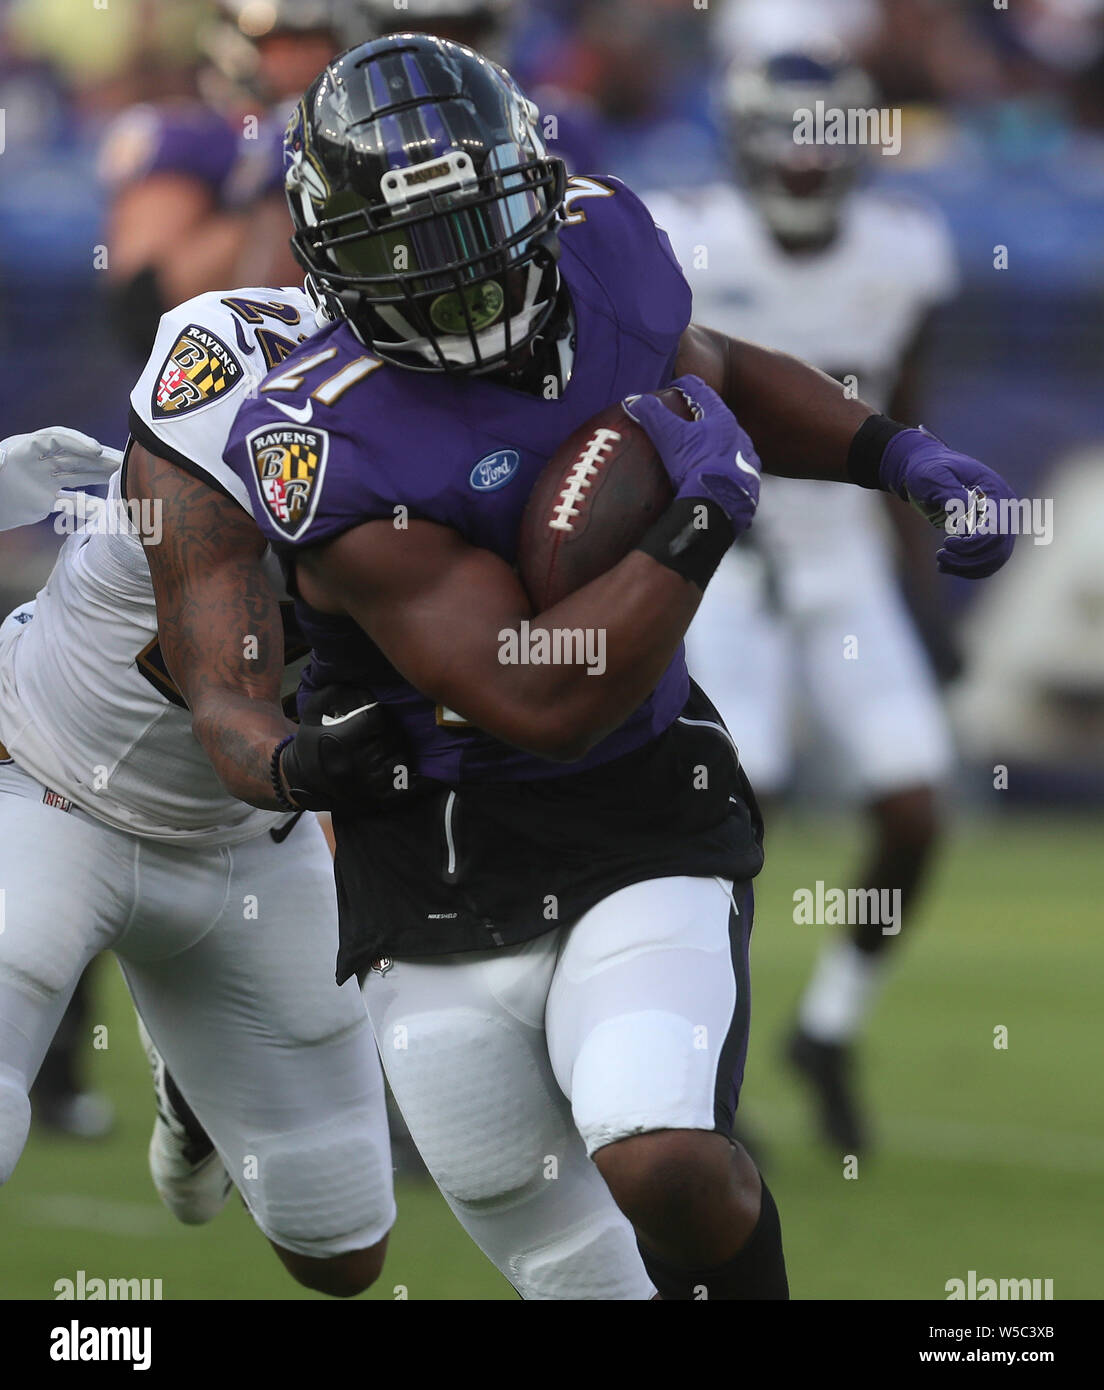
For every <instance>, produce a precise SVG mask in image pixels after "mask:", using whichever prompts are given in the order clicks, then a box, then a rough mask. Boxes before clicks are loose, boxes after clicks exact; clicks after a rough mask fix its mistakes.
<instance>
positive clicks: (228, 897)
mask: <svg viewBox="0 0 1104 1390" xmlns="http://www.w3.org/2000/svg"><path fill="white" fill-rule="evenodd" d="M44 792H45V789H44V788H43V786H42V785H41V784H40V783H39V782H36V781H35V780H34V779H33V778H31V777H28V776H27V775H26V774H25V773H24V772H22V771H20V770H19V769H18V768H16V767H15V766H14V765H12V764H8V765H7V766H4V767H0V889H2V890H3V894H2V899H0V910H2V914H3V915H2V917H0V1179H7V1178H8V1177H9V1176H10V1175H11V1172H12V1169H13V1168H14V1167H15V1164H16V1161H17V1160H18V1158H19V1155H20V1153H21V1152H22V1149H23V1146H24V1143H25V1141H26V1137H27V1130H28V1125H29V1121H30V1107H29V1104H28V1101H27V1092H28V1090H29V1088H30V1085H31V1082H32V1081H33V1080H34V1077H35V1074H36V1073H37V1071H38V1068H39V1065H40V1063H41V1061H42V1057H43V1055H44V1053H45V1051H46V1048H47V1046H48V1044H49V1042H50V1039H51V1038H52V1037H53V1035H54V1031H55V1029H56V1028H57V1025H58V1022H59V1020H60V1018H61V1016H62V1014H63V1013H64V1011H65V1008H66V1005H67V1004H68V1001H69V997H70V995H71V994H72V991H73V988H74V986H75V984H76V981H77V979H78V977H79V976H80V974H81V972H82V971H83V970H84V967H85V966H86V965H87V964H88V962H89V960H91V958H92V957H93V956H94V955H95V954H96V953H97V952H98V951H102V950H108V949H111V950H114V951H115V953H116V955H117V956H118V957H119V961H120V964H121V965H122V969H123V973H124V975H125V976H126V980H127V984H128V985H129V987H130V991H131V994H132V996H133V999H134V1003H135V1006H136V1007H137V1009H138V1012H139V1014H140V1015H141V1017H142V1020H143V1021H144V1023H145V1025H146V1027H147V1028H148V1029H149V1032H150V1034H151V1036H152V1037H153V1040H154V1042H155V1043H156V1045H157V1048H158V1051H159V1052H160V1053H161V1055H162V1057H163V1058H164V1059H165V1062H166V1065H167V1066H168V1068H169V1070H170V1071H171V1072H172V1074H173V1076H174V1077H175V1079H176V1081H177V1083H178V1084H179V1086H180V1088H181V1090H182V1091H183V1092H184V1094H185V1096H186V1097H187V1099H188V1101H189V1103H190V1104H191V1106H192V1108H193V1109H194V1111H195V1113H196V1115H197V1116H198V1118H199V1120H200V1122H201V1123H202V1124H203V1126H204V1128H205V1129H206V1130H207V1133H208V1134H209V1135H210V1137H211V1139H212V1141H213V1143H214V1145H215V1147H216V1148H217V1150H218V1152H219V1154H220V1155H221V1157H222V1161H223V1163H224V1164H225V1166H226V1170H227V1172H228V1173H229V1174H230V1176H231V1177H232V1178H233V1180H234V1182H235V1183H236V1185H237V1187H238V1190H239V1191H240V1192H241V1194H242V1196H243V1197H244V1199H245V1202H246V1205H247V1206H248V1207H249V1210H250V1211H251V1213H252V1215H253V1218H254V1220H255V1221H256V1223H257V1225H258V1226H259V1227H260V1228H261V1230H262V1231H263V1232H264V1234H265V1235H266V1236H268V1237H269V1238H270V1239H271V1240H273V1241H275V1242H276V1244H277V1245H279V1246H282V1247H283V1248H284V1249H286V1250H290V1251H292V1252H294V1253H296V1254H300V1255H306V1256H310V1257H314V1258H318V1259H321V1258H325V1257H328V1256H334V1255H339V1254H343V1253H345V1252H346V1251H351V1250H359V1249H363V1248H366V1247H368V1246H372V1245H375V1244H376V1242H377V1241H379V1240H381V1239H382V1237H383V1236H384V1235H385V1234H386V1232H387V1231H388V1230H389V1229H390V1228H391V1225H392V1224H393V1222H394V1217H395V1205H394V1197H393V1193H392V1182H391V1178H392V1170H391V1152H390V1145H389V1140H388V1131H387V1118H386V1110H385V1105H384V1091H383V1076H382V1072H381V1070H380V1066H379V1059H378V1057H377V1054H376V1047H375V1043H374V1041H373V1038H372V1031H371V1027H370V1025H369V1022H368V1019H367V1017H366V1015H365V1011H364V1005H363V1002H362V1000H361V998H360V995H359V993H358V991H357V987H356V984H355V982H350V983H349V984H348V985H346V986H345V987H344V988H342V989H340V990H339V989H338V988H337V986H336V985H335V984H334V979H333V961H334V958H335V955H336V951H337V903H336V894H335V890H334V878H333V863H332V860H331V859H330V855H329V851H328V849H327V848H326V842H325V839H324V838H323V835H322V830H321V827H320V826H319V825H318V822H317V821H316V820H315V818H314V817H313V816H305V817H304V818H303V819H302V820H301V821H300V822H299V824H298V825H297V826H296V827H295V829H294V830H293V831H292V832H291V834H290V835H289V837H288V838H287V840H286V841H285V842H284V843H283V844H279V845H278V844H276V843H275V842H274V841H273V839H272V838H271V836H270V835H269V834H267V833H266V834H264V835H261V836H258V837H257V838H256V839H253V840H247V841H246V842H245V843H244V844H239V845H235V846H234V847H233V848H222V847H216V848H206V849H199V848H196V847H194V846H185V845H179V846H178V845H173V844H171V843H168V842H165V841H154V840H149V839H140V838H138V837H137V836H132V835H127V834H124V833H123V832H121V831H118V830H114V829H112V828H111V827H109V826H106V825H103V824H101V823H100V822H98V821H96V820H94V819H93V818H92V817H91V816H88V815H86V814H85V813H84V812H82V811H80V810H77V809H75V808H74V809H73V810H70V811H65V810H62V809H60V808H58V807H56V806H51V805H47V804H44V802H43V796H44ZM111 1041H113V1039H109V1042H111ZM128 1043H129V1040H128Z"/></svg>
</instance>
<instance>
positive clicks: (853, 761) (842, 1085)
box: [651, 49, 956, 1153]
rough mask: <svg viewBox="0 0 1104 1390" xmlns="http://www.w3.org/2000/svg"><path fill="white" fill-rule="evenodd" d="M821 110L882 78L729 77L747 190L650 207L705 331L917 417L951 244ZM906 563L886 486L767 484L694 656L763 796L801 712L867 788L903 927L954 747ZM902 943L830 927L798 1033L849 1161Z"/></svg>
mask: <svg viewBox="0 0 1104 1390" xmlns="http://www.w3.org/2000/svg"><path fill="white" fill-rule="evenodd" d="M818 101H820V102H823V103H824V104H825V109H842V110H844V111H849V110H852V109H858V108H862V109H869V108H873V107H876V106H877V105H878V99H877V96H876V93H875V89H874V86H873V84H872V82H871V81H870V80H869V79H868V78H867V77H866V75H865V74H864V73H863V72H862V71H861V70H860V69H859V68H858V67H856V66H854V65H852V64H850V63H849V62H847V61H846V60H845V59H844V58H843V56H842V54H840V53H839V52H838V51H836V50H832V49H828V50H825V51H810V52H803V51H799V50H794V51H789V52H785V53H779V54H776V55H775V56H773V57H771V58H769V59H768V60H766V61H765V62H763V63H758V64H754V65H750V66H737V67H736V68H735V69H734V70H733V71H732V72H731V73H730V75H729V77H728V78H727V80H726V84H725V87H724V93H723V102H724V113H725V120H726V128H727V134H728V138H729V141H730V143H731V151H732V155H733V157H734V163H735V165H736V167H737V170H738V173H739V175H740V177H741V180H742V187H737V186H736V185H735V184H734V183H733V182H732V181H726V182H718V183H716V184H714V185H712V186H709V187H706V188H704V189H702V190H699V191H697V192H690V193H687V194H683V195H679V196H677V197H674V196H662V195H661V196H657V197H655V198H653V199H652V200H651V205H652V211H653V213H654V214H655V216H656V220H657V221H658V222H659V224H660V225H661V226H663V227H664V228H665V229H666V230H667V231H668V232H669V233H670V235H671V239H672V242H673V244H674V247H675V252H676V255H678V257H679V259H680V261H681V262H682V265H683V267H684V269H685V271H686V274H687V277H688V278H689V280H690V283H691V286H692V288H693V291H694V314H695V318H696V319H697V320H698V321H699V322H705V323H710V324H715V325H717V326H718V327H719V328H722V329H724V330H725V331H726V332H729V333H732V334H733V335H737V334H738V335H740V336H742V337H745V338H750V339H752V340H754V341H757V342H762V343H769V344H770V345H771V346H772V347H776V348H779V349H780V350H782V351H785V352H790V353H793V354H794V355H795V356H798V357H802V358H804V359H806V360H807V361H809V362H812V363H813V364H814V365H816V366H818V367H820V368H822V369H823V370H824V371H827V372H828V373H829V374H830V375H832V376H834V377H836V378H837V379H839V380H840V381H842V382H843V383H844V389H846V390H848V391H849V393H850V394H851V395H853V396H854V395H860V396H861V397H862V398H863V399H864V400H869V401H870V402H872V403H873V404H874V405H876V406H878V407H879V408H880V409H882V410H883V411H885V412H886V413H887V414H889V415H890V416H891V417H892V418H894V419H900V420H911V419H916V418H922V417H921V416H920V415H919V414H918V412H917V404H918V402H917V400H916V394H917V392H916V387H917V364H918V361H919V359H920V358H921V356H922V344H923V339H924V333H925V326H926V324H927V321H928V319H929V315H930V313H931V311H932V309H933V308H934V306H936V305H937V304H939V303H940V302H941V301H943V300H945V299H947V298H948V297H949V296H950V295H951V294H952V293H953V292H954V289H955V282H956V272H955V265H954V256H953V252H952V248H951V243H950V238H949V234H948V232H947V231H946V229H945V227H944V224H943V221H942V219H941V218H940V217H939V216H938V215H937V214H936V213H934V212H933V211H930V210H929V209H927V208H926V207H923V206H919V205H917V204H915V203H913V202H906V201H904V200H902V199H900V198H890V197H887V196H884V195H882V194H876V193H873V192H870V191H866V190H864V189H862V188H861V187H859V186H858V185H859V183H860V179H861V175H862V171H863V165H864V164H865V163H866V160H867V157H868V154H869V152H868V151H867V149H866V148H865V147H863V146H859V145H855V144H850V145H828V144H820V145H817V144H808V145H802V144H798V143H796V142H795V140H794V121H795V116H794V113H795V111H797V110H798V109H801V108H806V107H807V108H808V109H810V110H815V109H816V103H817V102H818ZM874 157H877V155H875V156H874ZM890 508H891V510H893V511H895V512H897V513H899V515H897V516H896V517H895V519H896V521H897V522H898V523H899V524H900V525H901V527H902V529H903V530H904V531H905V532H906V534H908V533H910V532H911V523H912V519H913V518H912V514H911V513H910V512H909V511H908V509H907V508H905V507H904V506H903V505H902V504H900V503H898V502H897V501H896V499H892V501H891V503H890ZM902 513H903V515H900V514H902ZM916 521H917V522H918V523H919V526H920V527H921V528H924V529H926V526H927V523H926V522H923V521H922V520H921V519H920V518H919V517H917V518H916ZM894 566H895V558H894V553H893V542H892V537H891V535H890V518H889V513H888V511H887V509H886V507H885V506H884V505H883V503H882V500H881V499H879V498H876V497H875V496H874V494H872V493H870V492H866V491H861V490H859V489H857V488H845V487H840V486H838V485H833V484H830V483H816V482H806V481H802V480H795V479H789V478H775V477H771V478H767V479H764V483H763V490H762V503H761V505H760V509H759V513H758V515H757V517H756V520H755V525H754V527H753V528H752V531H751V533H750V535H749V538H748V541H747V543H745V544H744V545H741V546H738V547H736V548H735V549H734V551H733V552H731V553H730V555H729V557H728V559H727V560H726V562H725V564H724V565H723V566H722V568H721V570H720V572H719V573H718V575H717V577H716V579H715V581H714V583H713V584H712V585H711V587H710V589H709V591H708V593H707V595H706V597H705V600H704V602H703V603H702V606H701V609H700V610H699V613H698V616H697V618H696V619H695V621H694V624H693V626H692V628H691V630H690V633H689V635H688V638H687V648H688V653H689V662H690V667H691V670H692V671H693V672H694V674H695V677H696V679H698V680H699V681H701V682H702V683H703V684H704V686H705V688H706V689H708V690H710V691H714V692H715V693H716V699H717V706H718V708H719V709H720V711H721V713H722V714H723V716H724V718H725V722H726V723H727V724H728V726H729V728H731V729H732V730H733V734H734V736H735V738H736V740H737V742H738V744H739V746H740V752H741V757H742V759H743V760H744V762H745V764H746V766H747V767H748V769H749V775H750V776H751V777H752V779H753V782H754V785H755V786H756V788H757V789H758V791H759V794H760V796H766V797H768V798H769V797H777V796H779V795H780V794H781V793H782V792H783V791H784V790H785V789H786V788H787V785H788V783H789V781H790V779H791V774H792V772H793V756H794V751H795V742H796V741H797V737H798V718H797V717H798V715H799V714H800V715H803V716H804V717H805V721H806V728H805V730H804V731H803V732H806V733H812V734H815V735H817V736H819V741H818V742H817V743H816V744H815V749H816V752H817V755H818V757H817V762H818V764H819V765H820V766H821V768H822V769H823V767H824V763H825V757H824V754H825V753H826V752H828V753H830V754H831V755H832V760H831V774H830V777H829V776H826V775H824V773H823V771H822V775H821V777H820V779H819V780H820V788H819V789H820V790H821V791H823V790H825V788H826V787H830V788H831V791H832V793H833V795H835V794H836V793H837V791H838V790H843V791H845V792H847V793H850V794H851V795H853V796H857V797H858V798H859V799H860V800H861V801H862V803H863V805H864V807H865V810H866V813H867V816H868V818H869V821H870V826H871V831H872V836H873V843H872V844H871V845H870V848H869V851H868V856H867V858H866V861H865V862H864V864H863V865H862V866H861V868H860V871H859V873H858V874H857V876H856V878H855V883H857V884H859V885H861V886H862V887H863V888H879V889H891V890H892V889H899V890H900V893H901V903H902V915H903V918H904V920H905V921H906V922H907V921H909V920H910V919H911V915H912V910H913V907H914V904H915V900H916V895H917V892H918V890H919V888H920V886H921V884H922V882H923V879H924V876H925V873H926V871H927V869H928V867H929V864H930V859H931V855H932V850H933V847H934V845H935V842H936V839H937V835H938V830H939V811H938V805H937V795H936V789H937V786H938V784H939V783H940V781H941V779H942V778H943V777H944V775H945V774H946V772H947V771H948V766H949V760H950V756H951V743H950V738H949V734H948V731H947V727H946V725H945V721H944V717H943V713H942V709H941V706H940V700H939V696H938V693H937V689H936V684H935V681H934V679H933V675H932V672H931V669H930V667H929V664H928V660H927V658H926V656H925V653H924V650H923V646H922V643H921V641H920V640H919V637H918V634H917V632H916V630H915V627H914V625H913V623H912V620H911V618H910V616H909V613H908V610H907V608H906V605H905V603H904V601H903V599H902V597H901V595H900V594H899V592H898V590H897V588H896V585H895V583H894V580H893V571H894ZM927 568H929V569H930V565H928V566H927ZM829 886H832V885H829ZM893 939H894V938H893V935H888V934H885V933H883V930H882V924H881V923H872V924H871V923H867V924H865V925H853V926H848V927H846V928H844V929H843V930H842V931H841V932H840V933H838V934H835V935H834V938H833V939H832V940H830V941H829V942H828V943H827V944H826V945H825V947H824V948H823V950H822V952H821V955H820V958H819V960H818V962H817V965H816V968H815V971H814V974H813V977H812V979H811V981H810V982H809V984H808V987H807V988H806V991H805V994H804V997H803V998H802V1001H801V1004H800V1008H799V1011H798V1018H797V1023H796V1027H795V1029H794V1031H793V1034H792V1036H791V1037H790V1039H789V1042H788V1056H789V1059H790V1061H791V1063H792V1064H793V1065H794V1066H795V1067H796V1068H797V1069H798V1070H799V1071H800V1073H801V1074H802V1075H803V1076H804V1077H805V1078H806V1080H807V1081H808V1082H809V1083H810V1084H811V1086H812V1088H813V1092H814V1095H815V1097H816V1099H817V1102H818V1105H819V1110H820V1119H821V1126H822V1129H823V1132H824V1135H825V1138H826V1139H827V1140H828V1141H829V1142H830V1143H831V1144H833V1145H834V1146H838V1147H841V1148H842V1149H843V1150H844V1151H845V1152H848V1153H855V1152H858V1151H860V1150H861V1149H863V1147H864V1146H865V1144H866V1140H867V1129H866V1124H865V1122H864V1118H863V1115H862V1111H861V1108H860V1106H859V1104H858V1101H857V1099H856V1096H855V1094H854V1090H853V1085H852V1080H851V1076H850V1071H851V1065H850V1064H851V1049H852V1044H853V1042H854V1040H855V1038H856V1036H857V1034H858V1033H859V1030H860V1029H861V1027H862V1025H863V1023H864V1021H865V1019H866V1017H867V1014H868V1012H869V1009H870V1006H871V1004H872V1002H873V999H874V995H875V990H876V986H877V985H878V983H879V981H880V980H881V978H882V977H883V975H884V971H885V965H886V951H887V947H889V945H890V943H891V941H892V940H893Z"/></svg>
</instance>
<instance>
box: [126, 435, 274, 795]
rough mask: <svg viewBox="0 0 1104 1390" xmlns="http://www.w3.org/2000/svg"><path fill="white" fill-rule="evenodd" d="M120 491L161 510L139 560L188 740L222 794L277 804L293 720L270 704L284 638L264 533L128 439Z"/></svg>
mask: <svg viewBox="0 0 1104 1390" xmlns="http://www.w3.org/2000/svg"><path fill="white" fill-rule="evenodd" d="M127 492H128V495H129V496H130V497H131V498H134V499H138V500H145V499H150V500H151V501H154V502H156V503H158V504H159V505H160V507H161V508H162V514H163V518H164V524H163V528H162V530H163V534H162V539H161V542H160V544H158V545H151V546H147V548H146V557H147V559H148V561H149V567H150V573H151V575H152V577H153V588H154V594H155V596H156V599H157V624H158V633H159V638H160V643H161V650H162V653H163V655H164V658H165V663H166V665H167V666H168V669H169V672H170V674H171V675H172V678H173V680H174V681H175V682H176V685H177V687H178V689H179V690H180V693H181V695H182V696H183V697H184V700H185V701H186V703H187V705H188V708H189V709H190V710H191V713H192V728H193V730H194V732H195V736H196V738H197V739H198V740H199V742H200V743H201V744H202V746H203V748H204V750H205V751H206V753H207V755H208V757H209V758H210V759H211V763H212V765H213V767H214V769H215V772H216V773H217V774H218V777H219V780H220V781H221V782H222V784H223V785H224V786H225V787H226V789H227V790H228V791H229V792H231V793H232V794H233V795H234V796H237V797H240V798H241V800H243V801H248V802H250V803H251V804H252V805H254V806H260V807H264V808H267V809H271V810H278V809H280V803H279V801H278V800H277V798H276V796H275V793H274V790H273V787H272V783H271V780H270V765H271V758H272V750H273V748H274V747H275V746H276V744H277V743H278V742H280V740H282V739H283V738H285V737H286V736H287V735H289V734H292V733H294V732H295V725H294V724H292V723H291V721H290V720H288V719H287V717H286V716H285V715H284V713H283V709H282V708H281V704H280V683H281V677H282V671H283V666H284V634H283V626H282V623H281V620H280V607H279V602H278V600H277V596H276V594H275V592H274V591H273V588H272V585H271V583H270V582H269V580H268V578H267V576H266V575H265V573H264V570H263V568H262V563H261V562H262V556H263V555H264V551H265V542H264V539H263V537H262V536H261V533H260V531H259V530H258V529H257V525H256V523H255V522H254V521H253V519H252V518H251V517H250V516H249V515H248V514H247V513H246V512H244V511H243V510H242V508H241V507H239V506H238V504H237V503H236V502H234V501H233V500H232V499H231V498H229V497H226V496H224V495H223V494H222V493H220V492H218V491H217V490H216V489H215V488H213V487H211V486H209V485H208V484H207V483H205V482H203V481H201V480H200V479H198V478H194V477H192V476H191V475H190V474H188V473H186V472H185V471H184V470H183V469H182V468H179V467H177V465H176V464H173V463H169V462H167V461H166V460H165V459H161V458H157V457H156V456H155V455H153V454H151V453H150V452H149V451H148V450H146V449H143V448H142V447H141V446H140V445H138V444H135V445H134V446H133V447H132V449H131V451H130V457H129V460H128V463H127Z"/></svg>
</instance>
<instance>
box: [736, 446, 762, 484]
mask: <svg viewBox="0 0 1104 1390" xmlns="http://www.w3.org/2000/svg"><path fill="white" fill-rule="evenodd" d="M736 467H737V468H742V469H743V470H744V472H745V473H750V474H751V476H752V477H753V478H758V476H759V470H758V468H752V466H751V464H750V463H748V461H747V459H746V458H744V456H743V454H742V453H741V452H740V450H739V449H737V450H736Z"/></svg>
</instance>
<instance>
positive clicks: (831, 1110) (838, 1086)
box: [786, 1029, 870, 1154]
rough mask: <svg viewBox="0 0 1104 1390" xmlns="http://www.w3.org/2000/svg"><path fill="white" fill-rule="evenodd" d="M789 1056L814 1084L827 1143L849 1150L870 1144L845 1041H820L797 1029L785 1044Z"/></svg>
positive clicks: (863, 1147)
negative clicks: (856, 1094)
mask: <svg viewBox="0 0 1104 1390" xmlns="http://www.w3.org/2000/svg"><path fill="white" fill-rule="evenodd" d="M786 1060H787V1061H788V1062H789V1063H790V1065H791V1066H792V1067H793V1068H794V1070H795V1071H797V1072H798V1073H799V1074H800V1075H801V1076H802V1077H804V1079H805V1080H806V1081H807V1082H808V1084H809V1086H810V1087H811V1088H812V1091H813V1095H814V1098H815V1100H816V1102H817V1106H818V1109H819V1112H820V1128H821V1133H822V1137H823V1139H824V1141H825V1143H827V1144H830V1145H831V1146H832V1148H835V1149H841V1150H842V1151H843V1152H844V1153H846V1154H859V1153H862V1152H864V1151H865V1150H867V1149H868V1148H869V1142H870V1141H869V1135H868V1133H867V1127H866V1122H865V1120H864V1118H863V1115H862V1112H861V1108H860V1106H859V1103H858V1100H857V1098H856V1096H855V1088H854V1080H853V1077H852V1075H851V1071H852V1060H853V1059H852V1052H851V1049H850V1048H849V1047H848V1046H846V1045H845V1044H843V1043H826V1042H818V1041H817V1039H816V1038H811V1037H810V1036H809V1035H808V1033H804V1032H802V1031H801V1029H797V1030H796V1031H795V1032H794V1033H793V1034H791V1036H790V1038H789V1041H788V1042H787V1044H786Z"/></svg>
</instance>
